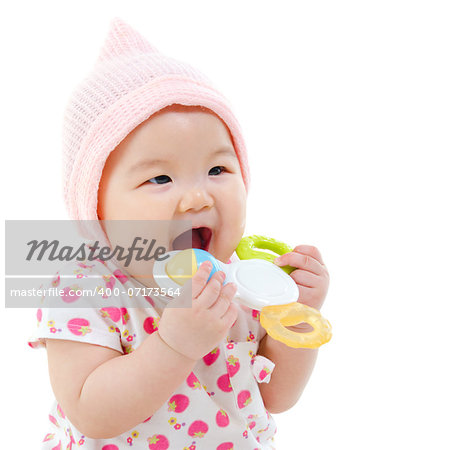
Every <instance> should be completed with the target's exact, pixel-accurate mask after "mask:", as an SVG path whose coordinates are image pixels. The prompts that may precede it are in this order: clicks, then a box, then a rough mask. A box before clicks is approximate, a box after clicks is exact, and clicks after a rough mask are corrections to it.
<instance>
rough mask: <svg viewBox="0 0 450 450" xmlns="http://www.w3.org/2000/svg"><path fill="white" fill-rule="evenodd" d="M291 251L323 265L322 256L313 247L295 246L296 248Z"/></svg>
mask: <svg viewBox="0 0 450 450" xmlns="http://www.w3.org/2000/svg"><path fill="white" fill-rule="evenodd" d="M293 251H294V252H297V253H303V254H304V255H308V256H311V257H313V258H314V259H317V261H319V262H320V264H323V259H322V255H321V254H320V252H319V250H318V248H317V247H314V246H313V245H297V247H295V248H294V250H293Z"/></svg>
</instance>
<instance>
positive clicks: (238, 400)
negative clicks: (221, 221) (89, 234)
mask: <svg viewBox="0 0 450 450" xmlns="http://www.w3.org/2000/svg"><path fill="white" fill-rule="evenodd" d="M233 256H234V257H235V258H236V256H235V255H233ZM64 275H70V276H71V277H70V278H67V277H65V276H64ZM49 286H51V287H53V288H57V289H58V292H59V293H60V294H61V295H59V297H58V299H57V300H56V303H55V300H53V303H52V306H53V307H52V308H48V307H45V298H43V299H42V304H43V307H42V308H39V309H38V310H37V328H36V330H35V332H34V333H33V335H32V337H31V338H30V339H29V342H28V344H29V345H30V347H32V348H42V347H44V348H45V340H46V339H68V340H72V341H78V342H85V343H89V344H96V345H101V346H104V347H109V348H112V349H115V350H117V351H119V352H121V353H123V354H126V353H130V352H132V351H133V350H135V349H136V348H137V347H138V346H139V345H140V344H141V343H142V342H143V341H144V339H145V338H146V337H147V336H148V335H149V334H151V333H153V332H154V331H155V330H157V328H158V321H159V317H160V316H159V314H158V313H157V310H159V311H161V309H162V308H163V307H164V306H165V304H164V301H163V299H162V298H161V297H157V296H156V297H155V296H152V297H150V296H145V303H146V305H148V306H147V307H145V308H123V307H116V306H110V305H108V295H107V294H108V292H109V291H108V289H106V288H109V289H110V290H111V289H113V288H114V287H120V288H123V289H124V292H125V293H126V292H130V291H129V289H128V288H134V287H139V286H141V285H140V283H138V282H137V281H136V280H135V279H133V278H132V277H130V276H128V275H126V274H124V273H123V271H121V270H120V269H118V268H116V267H115V266H113V265H112V264H111V263H110V262H108V263H105V262H101V261H90V262H86V261H83V262H72V263H69V264H66V266H64V268H63V269H62V270H61V271H60V272H59V273H57V274H56V275H55V278H54V279H53V280H52V281H51V282H50V284H49ZM80 288H82V289H86V288H87V289H92V290H93V291H95V292H96V297H95V301H96V303H95V305H96V307H92V308H77V307H72V306H75V302H76V301H77V298H76V295H71V294H74V293H75V291H76V290H77V289H80ZM71 291H72V292H71ZM123 295H127V294H123ZM128 295H129V294H128ZM128 300H129V298H128ZM141 300H142V299H141ZM58 302H60V304H61V307H56V308H55V307H54V306H55V304H56V305H58ZM264 335H265V331H264V329H263V328H262V327H261V325H260V323H259V314H258V312H257V311H255V310H251V309H248V308H246V307H244V306H240V311H239V315H238V319H237V320H236V322H235V324H234V325H233V327H232V328H231V329H230V331H229V334H228V336H227V337H226V339H224V340H223V341H222V342H221V343H220V345H219V346H218V347H216V348H215V349H213V350H212V351H211V352H210V353H208V354H207V355H205V356H204V357H203V358H202V359H200V360H199V361H198V362H197V364H196V366H195V367H194V370H193V371H192V372H191V373H190V375H189V376H188V377H187V378H186V380H185V381H184V382H183V383H182V384H181V385H180V386H179V387H178V389H177V390H176V391H175V392H174V393H173V395H172V396H171V397H170V398H168V399H167V401H166V403H165V404H164V405H163V406H162V407H161V408H160V409H159V410H158V411H156V412H155V413H154V414H153V415H152V416H151V417H149V418H148V419H147V420H145V421H144V422H143V423H140V424H137V425H136V426H135V427H134V428H133V429H131V430H129V431H128V432H126V433H123V434H121V435H119V436H117V437H115V438H112V439H90V438H88V437H86V436H83V434H82V433H81V432H80V431H78V430H77V429H76V428H75V427H74V426H73V424H72V423H71V422H70V420H69V419H68V418H67V416H66V415H65V414H64V411H63V410H62V408H61V407H60V405H59V404H58V403H57V402H56V401H55V402H54V405H53V407H52V409H51V411H50V414H49V428H48V430H47V433H46V434H45V436H44V438H43V443H42V447H41V449H42V450H67V449H75V448H82V449H86V450H87V449H96V450H118V449H128V448H130V447H131V448H135V449H151V450H166V449H175V450H203V449H204V450H231V449H234V450H247V449H249V450H254V449H273V448H274V447H273V436H274V434H275V431H276V425H275V422H274V420H273V418H272V416H271V415H270V414H269V413H268V412H267V410H266V409H265V408H264V403H263V400H262V397H261V394H260V391H259V388H258V383H261V382H269V380H270V375H271V372H272V371H273V368H274V364H273V363H272V362H271V361H270V360H269V359H267V358H265V357H263V356H260V355H257V350H258V344H259V341H260V340H261V339H262V338H263V337H264ZM130 382H132V380H130Z"/></svg>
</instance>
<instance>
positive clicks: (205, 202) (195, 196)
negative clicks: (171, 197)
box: [179, 187, 214, 212]
mask: <svg viewBox="0 0 450 450" xmlns="http://www.w3.org/2000/svg"><path fill="white" fill-rule="evenodd" d="M213 204H214V199H213V198H212V196H211V195H210V194H209V193H208V192H206V190H204V189H202V188H198V187H196V188H192V189H189V190H187V191H185V192H184V193H183V196H182V198H181V200H180V205H179V209H180V211H181V212H185V211H188V210H190V209H193V210H196V211H197V210H201V209H203V208H210V207H211V206H213Z"/></svg>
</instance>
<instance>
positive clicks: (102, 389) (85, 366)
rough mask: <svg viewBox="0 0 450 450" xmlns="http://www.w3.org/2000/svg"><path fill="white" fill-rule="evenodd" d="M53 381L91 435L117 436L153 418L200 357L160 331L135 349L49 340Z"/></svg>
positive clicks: (69, 411) (73, 417)
mask: <svg viewBox="0 0 450 450" xmlns="http://www.w3.org/2000/svg"><path fill="white" fill-rule="evenodd" d="M47 352H48V363H49V372H50V381H51V384H52V387H53V391H54V393H55V396H56V398H57V400H58V401H59V403H60V404H61V407H62V409H63V411H64V412H65V413H66V414H67V416H68V418H69V419H70V421H71V422H72V423H73V424H74V425H75V427H76V428H77V429H78V430H80V431H81V432H82V433H83V434H84V435H86V436H88V437H90V438H96V439H99V438H111V437H114V436H117V435H119V434H121V433H123V432H125V431H127V430H129V429H131V428H133V427H134V426H136V425H137V424H138V423H141V422H143V421H144V420H145V419H147V418H148V417H149V416H151V415H152V414H153V413H154V412H155V411H156V410H157V409H159V408H160V407H161V406H162V405H163V403H164V402H165V401H166V400H167V399H168V398H169V397H170V394H171V393H172V392H173V391H175V389H176V388H177V387H178V386H179V385H180V384H181V383H182V382H183V381H184V380H185V379H186V377H187V376H188V375H189V373H190V372H191V371H192V369H193V367H194V365H195V360H193V359H190V358H188V357H186V356H184V355H182V354H180V353H178V352H176V351H174V350H172V349H171V348H170V347H168V346H167V344H165V343H164V342H163V341H162V339H161V338H160V336H159V334H158V332H155V333H153V334H152V335H150V336H148V337H147V338H146V339H145V341H144V342H143V343H142V344H141V345H140V346H139V347H138V348H137V349H136V350H135V351H134V352H132V353H130V354H128V355H122V354H121V353H119V352H118V351H116V350H113V349H109V348H106V347H100V346H97V345H91V344H84V343H80V342H72V341H65V340H57V339H49V340H47Z"/></svg>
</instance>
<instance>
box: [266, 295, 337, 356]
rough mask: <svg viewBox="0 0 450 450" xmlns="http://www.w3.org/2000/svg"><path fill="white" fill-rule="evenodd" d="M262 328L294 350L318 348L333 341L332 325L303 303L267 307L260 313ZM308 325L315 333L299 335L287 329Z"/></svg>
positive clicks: (315, 310)
mask: <svg viewBox="0 0 450 450" xmlns="http://www.w3.org/2000/svg"><path fill="white" fill-rule="evenodd" d="M260 322H261V326H262V327H263V328H265V330H266V331H267V334H268V335H269V336H270V337H271V338H273V339H276V340H277V341H280V342H283V343H284V344H286V345H288V346H289V347H294V348H318V347H320V346H321V345H323V344H326V343H327V342H328V341H329V340H330V339H331V325H330V322H328V320H326V319H325V318H323V317H322V315H321V314H320V312H319V311H317V309H314V308H311V307H310V306H307V305H304V304H302V303H296V302H295V303H288V304H287V305H271V306H265V307H264V308H263V309H262V310H261V313H260ZM299 323H307V324H309V325H311V326H312V327H313V331H310V332H306V333H298V332H295V331H291V330H288V329H287V328H286V327H289V326H292V325H297V324H299Z"/></svg>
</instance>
